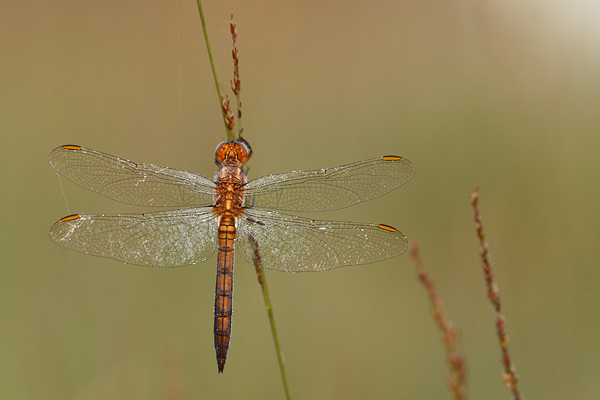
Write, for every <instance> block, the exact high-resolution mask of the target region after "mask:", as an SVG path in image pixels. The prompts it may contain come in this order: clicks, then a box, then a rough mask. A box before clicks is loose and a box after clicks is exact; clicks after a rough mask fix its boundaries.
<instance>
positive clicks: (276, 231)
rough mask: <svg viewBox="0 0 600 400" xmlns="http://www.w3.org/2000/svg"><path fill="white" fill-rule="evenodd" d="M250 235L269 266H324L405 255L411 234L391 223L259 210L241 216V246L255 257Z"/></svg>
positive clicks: (287, 268)
mask: <svg viewBox="0 0 600 400" xmlns="http://www.w3.org/2000/svg"><path fill="white" fill-rule="evenodd" d="M249 236H251V237H252V238H253V240H256V243H257V244H258V251H259V255H260V258H261V261H262V266H263V267H264V268H268V269H273V270H277V271H288V272H306V271H324V270H328V269H333V268H337V267H345V266H348V265H358V264H367V263H372V262H376V261H380V260H385V259H387V258H392V257H396V256H399V255H400V254H402V253H403V252H404V251H405V250H406V247H407V241H406V237H405V236H404V235H403V234H402V233H400V232H399V231H397V230H396V229H394V228H392V227H389V226H387V225H375V224H365V223H356V222H341V221H318V220H312V219H307V218H301V217H296V216H290V215H284V214H279V213H276V212H268V211H263V210H258V209H249V210H246V214H245V216H243V217H242V218H240V222H239V228H238V234H237V238H236V248H237V249H238V251H239V252H240V254H241V255H242V256H243V257H244V258H245V259H246V260H247V261H250V262H251V261H252V256H253V253H254V251H253V248H252V246H251V245H250V241H249Z"/></svg>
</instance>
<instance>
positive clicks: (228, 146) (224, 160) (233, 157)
mask: <svg viewBox="0 0 600 400" xmlns="http://www.w3.org/2000/svg"><path fill="white" fill-rule="evenodd" d="M250 157H252V148H251V147H250V143H248V142H247V141H246V140H245V139H243V138H239V139H238V140H230V141H228V142H221V143H219V145H218V146H217V150H215V164H217V165H218V166H219V167H222V166H223V165H234V166H240V167H241V166H242V165H244V164H246V162H248V160H249V159H250Z"/></svg>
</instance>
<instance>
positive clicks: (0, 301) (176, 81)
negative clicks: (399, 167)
mask: <svg viewBox="0 0 600 400" xmlns="http://www.w3.org/2000/svg"><path fill="white" fill-rule="evenodd" d="M598 4H599V3H598V2H593V1H584V0H576V1H560V0H554V1H548V0H546V1H537V0H524V1H519V2H491V1H475V0H455V1H447V2H437V1H429V0H426V1H420V2H406V1H372V2H368V4H366V3H360V2H354V3H353V2H344V1H329V2H317V1H304V2H281V1H262V2H247V1H246V2H244V1H214V0H211V1H205V3H204V8H205V12H206V18H207V24H208V28H209V34H210V37H211V40H212V46H213V51H214V55H215V58H216V63H217V68H218V73H219V77H220V80H221V85H222V88H223V90H224V93H229V94H230V95H231V93H230V90H229V89H228V86H229V84H228V82H229V80H230V79H231V77H232V61H231V37H230V34H229V18H230V14H231V13H234V14H235V20H236V22H237V25H238V34H239V38H238V47H239V51H240V72H241V80H242V101H243V104H244V107H243V110H244V117H243V126H244V132H245V137H246V139H247V140H248V141H249V142H250V143H251V144H252V147H253V149H254V152H255V154H254V158H253V159H252V161H251V163H250V173H249V174H250V178H252V177H259V176H262V175H265V174H269V173H278V172H285V171H290V170H299V169H317V168H325V167H331V166H335V165H339V164H343V163H347V162H351V161H355V160H361V159H366V158H370V157H376V156H380V155H384V154H396V155H401V156H404V157H406V158H408V159H410V160H411V161H412V162H413V163H414V164H415V166H416V168H417V174H416V176H415V178H414V179H413V180H412V181H411V182H410V183H408V184H407V185H406V186H404V187H402V188H401V189H399V190H397V191H394V192H392V193H390V194H388V195H386V196H384V197H382V198H379V199H376V200H373V201H371V202H368V203H364V204H360V205H357V206H354V207H351V208H348V209H345V210H341V211H337V212H331V213H321V214H316V215H315V214H311V216H312V217H314V218H322V219H339V220H356V221H370V222H376V223H386V224H389V225H393V226H395V227H397V228H399V229H400V230H402V232H403V233H405V234H406V235H407V236H408V238H409V239H410V240H411V241H412V240H416V241H418V242H419V244H420V248H421V255H422V257H423V259H424V262H425V264H426V268H427V269H428V271H429V272H430V273H431V275H432V276H433V277H434V279H435V281H436V283H437V286H438V290H439V293H440V294H441V295H442V296H443V298H444V304H445V307H446V309H447V312H448V314H449V317H450V318H451V320H452V321H453V323H454V324H455V325H456V327H457V328H458V329H459V331H460V340H461V342H462V344H463V346H464V351H465V353H466V357H467V363H468V372H469V377H468V379H469V382H468V384H469V394H470V398H473V399H484V398H485V399H506V398H509V397H510V394H509V391H508V389H507V388H505V386H504V383H503V380H502V377H501V371H502V369H501V365H500V363H499V359H500V351H499V347H498V343H497V340H496V336H495V328H494V323H493V312H492V308H491V306H490V304H489V302H488V301H487V299H486V292H485V286H484V282H483V279H482V273H481V268H480V265H479V259H478V246H477V241H476V236H475V232H474V228H473V215H472V210H471V206H470V204H469V194H470V192H471V191H472V190H473V189H474V188H475V187H476V186H479V187H480V190H481V200H480V207H481V212H482V218H483V221H484V225H485V229H486V233H487V239H488V240H489V242H490V249H491V254H492V262H493V266H494V269H495V274H496V279H497V283H498V285H499V288H500V292H501V296H502V300H503V307H504V308H503V310H504V312H505V315H506V320H507V322H506V323H507V328H508V333H509V337H510V345H511V351H512V356H513V360H514V363H515V365H516V367H517V371H518V373H519V375H520V378H521V381H520V387H521V390H522V393H523V395H524V396H525V397H526V398H530V399H536V398H556V399H564V398H572V399H592V398H597V394H598V392H599V391H600V384H599V383H598V380H597V376H598V368H599V367H600V365H599V362H598V360H599V359H600V343H599V340H598V338H599V337H600V315H599V313H598V306H599V301H600V295H599V294H598V287H597V286H598V282H600V272H599V268H598V261H597V255H596V252H597V246H598V240H599V239H600V232H599V222H600V213H599V212H598V204H599V200H600V189H599V185H598V178H599V176H600V174H599V172H600V171H599V163H598V161H597V154H598V150H599V149H600V147H599V145H600V135H599V132H600V112H599V110H600V73H599V72H600V17H599V16H600V6H599V5H598ZM0 19H1V20H2V21H1V23H0V46H1V48H0V51H1V54H2V57H1V61H0V65H1V66H0V84H1V92H2V94H1V95H0V131H1V138H2V146H0V151H1V152H2V154H1V155H0V162H1V167H2V181H3V185H2V186H3V188H4V189H3V195H2V196H1V197H0V202H1V208H0V209H1V210H2V225H3V228H2V230H1V231H0V235H1V238H0V243H1V246H2V256H3V262H2V266H1V268H0V315H1V316H2V317H1V318H0V321H1V322H0V324H1V325H0V354H2V363H1V364H0V369H1V370H0V397H2V398H6V399H8V398H12V399H38V398H44V399H106V398H111V399H163V398H164V399H184V398H185V399H198V398H203V399H232V398H244V399H259V398H260V399H279V398H283V389H282V384H281V380H280V377H279V371H278V365H277V360H276V356H275V352H274V348H273V344H272V340H271V333H270V329H269V325H268V321H267V317H266V313H265V308H264V305H263V300H262V295H261V292H260V288H259V286H258V284H257V282H256V278H255V273H254V270H253V267H252V266H251V265H249V264H246V263H245V262H244V261H243V260H241V259H238V260H237V263H236V273H235V292H234V314H233V336H232V339H231V347H230V350H229V356H228V359H227V364H226V367H225V373H224V374H223V375H218V374H217V366H216V361H215V355H214V349H213V336H212V330H213V316H212V312H213V304H214V303H213V302H214V285H215V275H216V268H215V265H216V258H212V259H211V260H209V261H207V262H206V263H203V264H200V265H195V266H189V267H185V268H178V269H169V270H166V269H150V268H143V267H136V266H129V265H123V264H121V263H119V262H117V261H113V260H108V259H101V258H95V257H91V256H86V255H83V254H79V253H76V252H73V251H68V250H66V249H63V248H61V247H59V246H56V245H54V244H53V243H52V242H51V241H50V240H49V239H48V230H49V228H50V226H51V225H52V224H53V223H54V222H55V221H56V220H57V219H59V218H61V217H63V216H65V215H67V214H71V213H75V212H117V211H121V212H125V211H139V209H137V208H135V207H132V206H128V205H123V204H119V203H116V202H113V201H111V200H108V199H107V198H105V197H103V196H100V195H97V194H94V193H91V192H88V191H86V190H84V189H82V188H80V187H77V186H76V185H74V184H73V183H71V182H70V181H68V180H66V179H60V180H59V179H57V174H56V173H55V171H54V170H53V169H52V168H51V167H50V166H49V165H48V162H47V154H48V152H49V151H50V150H52V149H53V148H54V147H56V146H58V145H62V144H81V145H85V146H88V147H92V148H95V149H99V150H101V151H104V152H107V153H110V154H115V155H118V156H120V157H123V158H127V159H131V160H134V161H139V162H146V163H154V164H158V165H165V166H170V167H173V168H181V169H186V170H190V171H194V172H197V173H201V174H203V175H205V176H208V177H212V176H213V174H214V172H215V165H214V164H213V158H214V149H215V147H216V145H217V143H219V142H220V141H222V140H225V130H224V128H223V124H222V120H221V116H220V110H219V106H218V103H217V96H216V92H215V89H214V82H213V80H212V79H213V78H212V74H211V71H210V65H209V62H208V57H207V53H206V49H205V44H204V39H203V37H202V30H201V25H200V19H199V17H198V12H197V8H196V3H195V2H194V1H192V0H185V1H184V0H165V1H154V2H148V1H137V0H132V1H127V2H122V1H102V2H98V1H88V0H83V1H67V0H57V1H53V2H46V1H41V0H33V1H28V2H3V3H2V4H1V5H0ZM145 211H148V210H147V209H145ZM192 239H193V238H192ZM267 278H268V283H269V286H270V289H271V297H272V301H273V307H274V312H275V317H276V322H277V326H278V328H279V336H280V341H281V345H282V348H283V352H284V356H285V360H286V363H287V368H288V376H289V381H290V386H291V390H292V394H293V396H294V398H297V399H342V398H343V399H365V398H396V399H399V398H422V399H443V398H447V394H446V388H445V379H446V370H445V362H444V352H443V348H442V345H441V342H440V338H439V333H438V331H437V329H436V327H435V325H434V323H433V320H432V318H431V315H430V312H429V308H430V306H429V304H428V301H427V298H426V295H425V292H424V290H423V288H422V287H421V286H420V284H419V283H418V281H417V279H416V276H415V270H414V266H413V264H412V263H411V261H410V257H409V256H408V255H404V256H402V257H399V258H396V259H393V260H389V261H386V262H380V263H376V264H372V265H367V266H360V267H349V268H342V269H338V270H334V271H330V272H324V273H313V274H285V273H276V272H271V271H267Z"/></svg>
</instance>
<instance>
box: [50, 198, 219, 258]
mask: <svg viewBox="0 0 600 400" xmlns="http://www.w3.org/2000/svg"><path fill="white" fill-rule="evenodd" d="M50 239H52V241H54V242H55V243H57V244H59V245H61V246H64V247H66V248H68V249H72V250H77V251H80V252H82V253H85V254H91V255H94V256H101V257H108V258H114V259H115V260H119V261H122V262H124V263H126V264H137V265H146V266H152V267H178V266H181V265H189V264H196V263H199V262H202V261H204V260H206V259H208V258H209V257H210V256H211V255H212V254H213V253H214V251H215V249H216V248H217V222H216V217H215V215H214V212H213V209H212V207H202V208H184V209H180V210H172V211H161V212H155V213H149V214H75V215H70V216H68V217H64V218H62V219H61V220H59V221H58V222H56V223H55V224H54V225H53V226H52V228H50Z"/></svg>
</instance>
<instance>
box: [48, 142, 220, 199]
mask: <svg viewBox="0 0 600 400" xmlns="http://www.w3.org/2000/svg"><path fill="white" fill-rule="evenodd" d="M48 161H49V162H50V165H52V167H54V169H56V170H57V171H58V172H59V173H60V174H62V175H64V176H65V177H66V178H68V179H70V180H71V181H73V182H75V183H77V184H78V185H80V186H82V187H84V188H86V189H89V190H92V191H94V192H97V193H101V194H103V195H105V196H106V197H109V198H111V199H113V200H117V201H121V202H123V203H129V204H136V205H141V206H164V207H184V206H205V205H209V204H212V203H213V198H214V193H215V190H214V187H215V184H214V183H213V182H212V181H211V180H210V179H208V178H205V177H203V176H201V175H197V174H194V173H192V172H188V171H183V170H177V169H172V168H167V167H159V166H156V165H153V164H140V163H135V162H132V161H128V160H124V159H122V158H119V157H115V156H112V155H110V154H106V153H102V152H100V151H97V150H92V149H88V148H85V147H81V146H75V145H66V146H60V147H57V148H56V149H54V150H52V151H51V152H50V154H49V155H48Z"/></svg>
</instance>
